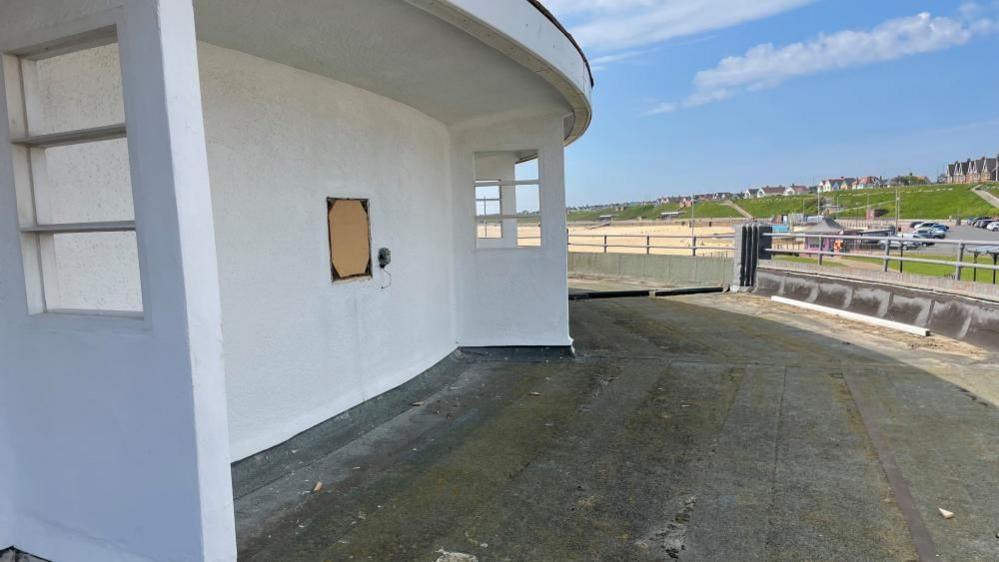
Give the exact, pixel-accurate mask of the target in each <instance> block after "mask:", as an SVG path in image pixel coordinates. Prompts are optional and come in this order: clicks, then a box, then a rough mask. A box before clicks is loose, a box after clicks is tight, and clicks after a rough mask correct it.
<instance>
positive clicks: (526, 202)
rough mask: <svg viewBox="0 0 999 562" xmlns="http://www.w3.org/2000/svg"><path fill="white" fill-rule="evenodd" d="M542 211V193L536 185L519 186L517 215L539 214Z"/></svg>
mask: <svg viewBox="0 0 999 562" xmlns="http://www.w3.org/2000/svg"><path fill="white" fill-rule="evenodd" d="M540 211H541V193H540V190H539V189H538V186H536V185H518V186H517V213H518V214H523V213H531V214H537V213H538V212H540Z"/></svg>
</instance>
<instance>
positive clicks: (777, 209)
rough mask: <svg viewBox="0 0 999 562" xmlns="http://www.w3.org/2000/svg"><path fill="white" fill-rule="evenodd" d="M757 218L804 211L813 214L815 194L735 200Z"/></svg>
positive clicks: (815, 205)
mask: <svg viewBox="0 0 999 562" xmlns="http://www.w3.org/2000/svg"><path fill="white" fill-rule="evenodd" d="M735 203H736V204H737V205H739V206H740V207H742V208H743V209H745V210H746V212H748V213H749V214H751V215H753V216H754V217H756V218H758V219H769V218H772V217H779V216H781V215H790V214H794V213H804V214H806V215H814V214H815V209H816V208H817V207H818V201H817V199H816V196H815V195H792V196H790V197H764V198H763V199H740V200H738V201H736V202H735Z"/></svg>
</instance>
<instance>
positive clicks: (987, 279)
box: [774, 254, 992, 283]
mask: <svg viewBox="0 0 999 562" xmlns="http://www.w3.org/2000/svg"><path fill="white" fill-rule="evenodd" d="M910 255H911V256H912V257H919V258H923V259H928V260H940V261H954V260H955V258H954V256H944V255H936V254H910ZM774 259H775V260H777V261H788V262H794V263H811V264H818V263H819V260H818V259H817V258H812V257H803V256H778V257H776V258H774ZM850 262H861V263H873V264H877V265H881V264H882V263H883V261H882V260H881V258H876V257H869V256H856V255H854V256H844V257H842V258H838V259H837V260H835V261H833V260H830V259H824V260H823V261H822V267H827V266H828V267H837V268H841V267H849V266H850ZM964 262H965V263H975V260H974V256H965V258H964ZM978 263H980V264H984V265H992V258H991V257H987V256H979V257H978ZM898 265H899V261H898V260H891V259H890V260H888V270H889V271H898V270H899V269H898ZM902 272H903V273H911V274H914V275H926V276H928V277H953V276H954V268H953V267H952V266H949V265H940V264H935V263H913V262H903V265H902ZM961 280H962V281H975V270H974V269H963V270H961ZM977 281H978V282H979V283H992V272H991V271H989V270H986V269H979V270H978V279H977Z"/></svg>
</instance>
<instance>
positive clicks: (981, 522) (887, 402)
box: [236, 295, 999, 562]
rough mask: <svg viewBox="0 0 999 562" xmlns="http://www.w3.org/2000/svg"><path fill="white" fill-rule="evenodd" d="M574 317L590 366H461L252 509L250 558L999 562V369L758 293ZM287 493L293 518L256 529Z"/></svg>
mask: <svg viewBox="0 0 999 562" xmlns="http://www.w3.org/2000/svg"><path fill="white" fill-rule="evenodd" d="M571 313H572V332H573V335H574V337H575V338H576V345H577V351H578V355H577V356H576V357H575V358H563V359H559V358H551V357H543V356H539V355H537V354H527V355H523V354H518V353H516V352H504V351H497V352H491V353H479V352H469V353H465V354H463V355H462V357H461V358H460V359H459V360H458V361H457V363H456V364H455V368H456V372H455V375H454V378H453V379H450V380H449V382H447V383H445V384H443V385H442V386H441V387H440V388H439V389H435V390H431V389H425V392H424V394H423V395H420V396H419V398H418V400H416V398H415V397H411V398H407V399H406V400H407V403H406V404H404V405H402V406H400V407H399V408H398V411H397V412H396V413H395V414H394V415H393V417H391V419H389V420H388V421H386V422H384V423H381V424H380V425H378V426H377V427H374V428H372V429H371V430H370V431H368V432H367V433H364V434H363V435H360V436H358V437H357V438H356V439H354V440H352V441H351V442H349V443H346V444H344V445H343V446H342V447H339V448H337V449H335V450H332V451H330V452H329V453H328V454H327V455H325V456H322V457H320V458H316V459H313V460H310V461H309V462H308V463H298V464H296V463H288V464H287V465H283V467H282V470H283V471H284V472H285V474H284V476H283V477H282V478H281V479H279V480H277V481H273V482H269V483H268V484H267V485H265V486H261V487H260V488H259V489H258V490H255V491H248V492H247V493H245V494H244V495H243V496H241V497H240V498H238V499H237V502H236V509H237V517H238V518H239V519H240V521H241V525H240V545H241V553H240V554H241V556H240V558H241V560H251V561H268V562H269V561H272V560H282V561H294V560H310V561H312V560H316V561H318V560H378V561H388V560H420V561H434V560H437V559H438V557H441V556H443V554H442V553H443V552H451V553H462V554H467V555H469V556H473V555H474V556H475V557H477V559H478V560H479V561H487V560H515V561H521V560H559V561H561V560H629V561H632V560H634V561H643V560H673V559H680V560H719V561H728V560H740V561H751V560H830V561H843V560H878V561H883V560H898V561H908V560H915V559H916V557H917V547H918V548H920V549H922V554H924V555H927V556H930V557H931V559H933V560H943V561H955V562H956V561H968V560H994V559H995V557H996V553H997V552H999V539H997V538H996V533H997V532H999V494H996V490H999V448H997V447H996V443H997V442H999V409H997V408H996V405H997V404H999V370H997V368H996V367H995V364H996V363H995V360H996V357H995V356H994V355H990V354H988V353H986V352H983V351H981V350H977V349H976V348H972V347H970V346H966V345H964V344H960V343H957V342H952V341H949V340H942V339H938V338H929V339H925V338H916V337H915V336H908V335H896V334H895V333H891V332H886V331H882V330H880V329H875V328H870V327H868V326H864V325H857V324H852V323H849V322H846V321H842V320H838V319H831V318H825V317H819V318H815V317H807V316H802V315H801V313H800V311H797V310H795V309H790V308H785V307H782V306H779V305H774V304H772V303H771V302H770V301H768V300H765V299H762V298H759V297H755V296H750V295H704V296H698V297H685V298H680V299H649V298H629V299H612V300H600V301H581V302H576V303H573V304H572V305H571ZM389 400H391V398H390V399H389ZM409 400H416V401H415V402H413V404H412V405H411V404H409ZM292 452H294V453H295V454H297V455H303V454H305V452H304V451H297V452H295V451H292ZM886 466H887V467H889V470H888V471H886V468H885V467H886ZM896 466H897V469H898V472H897V473H896V472H895V471H894V468H893V467H896ZM889 474H895V475H896V476H899V477H900V478H901V480H898V479H894V480H892V479H889V478H888V476H887V475H889ZM320 480H321V481H323V482H325V483H326V486H325V488H323V489H322V490H320V491H319V492H316V493H310V492H309V490H311V489H313V483H314V482H316V481H320ZM900 482H901V485H900ZM275 490H278V491H281V490H283V492H282V493H285V494H288V496H289V497H288V498H284V501H286V502H287V501H290V502H292V504H293V505H292V506H291V507H286V508H284V509H283V510H282V511H281V512H280V513H279V515H278V516H276V517H274V518H272V519H270V520H269V521H267V522H265V523H258V524H256V526H253V525H246V524H245V521H246V520H248V519H254V517H255V515H254V514H255V510H259V509H261V505H262V502H261V501H260V500H261V499H262V498H264V497H265V496H267V495H268V494H274V491H275ZM907 502H911V504H912V506H913V509H911V510H910V509H907V506H908V505H909V504H908V503H907ZM941 507H942V508H945V509H947V510H949V511H952V512H954V513H955V514H956V515H955V516H954V518H953V519H944V518H943V517H941V516H940V515H939V513H938V511H937V509H938V508H941ZM927 552H928V553H929V554H927ZM441 559H442V560H443V559H447V558H441ZM451 560H472V558H467V557H466V558H458V557H455V558H451Z"/></svg>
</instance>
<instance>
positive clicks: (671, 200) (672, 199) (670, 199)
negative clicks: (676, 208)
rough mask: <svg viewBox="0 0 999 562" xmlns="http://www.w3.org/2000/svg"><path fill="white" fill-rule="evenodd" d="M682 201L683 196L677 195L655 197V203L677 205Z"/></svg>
mask: <svg viewBox="0 0 999 562" xmlns="http://www.w3.org/2000/svg"><path fill="white" fill-rule="evenodd" d="M682 201H683V197H681V196H679V195H668V196H665V197H660V198H659V199H656V205H679V204H680V203H681V202H682Z"/></svg>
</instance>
